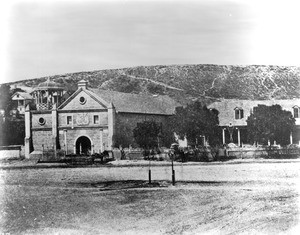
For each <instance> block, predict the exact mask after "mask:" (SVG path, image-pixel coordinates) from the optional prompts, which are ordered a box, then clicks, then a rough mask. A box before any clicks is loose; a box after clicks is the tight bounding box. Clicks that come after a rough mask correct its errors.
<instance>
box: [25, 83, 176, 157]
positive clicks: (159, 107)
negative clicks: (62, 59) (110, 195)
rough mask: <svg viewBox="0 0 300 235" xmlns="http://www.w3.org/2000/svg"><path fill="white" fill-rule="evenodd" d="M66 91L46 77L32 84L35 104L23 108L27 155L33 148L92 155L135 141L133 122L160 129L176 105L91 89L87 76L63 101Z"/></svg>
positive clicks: (143, 96)
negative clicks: (154, 123) (152, 123)
mask: <svg viewBox="0 0 300 235" xmlns="http://www.w3.org/2000/svg"><path fill="white" fill-rule="evenodd" d="M64 93H65V91H64V88H63V87H62V86H61V85H60V84H58V83H55V82H53V81H50V80H47V81H46V82H43V83H41V84H39V86H38V87H36V88H35V89H34V91H33V97H34V100H35V106H36V107H35V108H31V106H30V105H27V106H26V111H25V135H26V136H25V157H26V158H30V154H31V153H32V152H33V151H37V152H43V151H47V150H54V152H56V151H57V150H62V151H64V152H65V153H66V154H93V153H101V152H103V151H104V150H111V149H112V148H113V147H114V146H116V144H117V143H118V144H122V143H123V142H124V143H130V144H134V138H133V129H134V128H135V127H136V126H137V123H140V122H143V121H155V122H157V123H159V124H160V125H161V127H162V130H163V129H164V127H165V126H166V125H167V122H168V118H169V117H170V116H171V115H173V114H174V112H175V108H176V107H177V106H179V105H180V104H178V103H177V102H176V101H174V100H173V99H171V98H170V97H168V96H164V95H157V96H153V95H146V94H129V93H121V92H116V91H108V90H101V89H90V88H88V87H87V81H85V80H81V81H79V82H78V89H77V91H75V92H74V93H73V94H72V95H71V96H70V97H69V98H68V99H66V100H65V101H63V99H62V97H63V95H64ZM116 142H117V143H116Z"/></svg>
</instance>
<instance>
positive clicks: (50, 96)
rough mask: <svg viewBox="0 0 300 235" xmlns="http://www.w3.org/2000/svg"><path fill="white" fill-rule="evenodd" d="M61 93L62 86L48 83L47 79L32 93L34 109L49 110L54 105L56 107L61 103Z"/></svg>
mask: <svg viewBox="0 0 300 235" xmlns="http://www.w3.org/2000/svg"><path fill="white" fill-rule="evenodd" d="M63 93H64V88H63V86H62V85H60V84H58V83H56V82H53V81H50V78H49V77H48V79H47V81H45V82H42V83H40V84H39V85H38V86H37V87H36V88H35V89H34V91H33V97H34V99H35V104H36V109H37V110H51V109H52V108H53V105H54V104H56V107H58V106H59V105H60V103H61V102H62V96H63Z"/></svg>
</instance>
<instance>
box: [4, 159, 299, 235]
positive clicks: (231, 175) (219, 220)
mask: <svg viewBox="0 0 300 235" xmlns="http://www.w3.org/2000/svg"><path fill="white" fill-rule="evenodd" d="M148 170H149V168H148V167H146V166H144V167H138V166H135V167H101V168H95V167H86V168H46V169H5V170H3V169H2V170H0V228H1V232H2V233H10V234H299V232H300V230H298V229H299V223H300V220H299V215H300V213H299V211H300V210H299V208H300V207H299V205H300V204H299V202H300V200H299V199H300V190H299V189H300V187H299V186H300V163H299V162H296V163H295V162H280V163H263V164H258V163H247V164H230V165H195V166H193V165H189V166H186V165H177V166H175V172H176V185H175V186H172V184H171V181H170V180H171V168H170V167H169V166H152V167H151V172H152V184H151V185H149V184H148V182H147V179H148Z"/></svg>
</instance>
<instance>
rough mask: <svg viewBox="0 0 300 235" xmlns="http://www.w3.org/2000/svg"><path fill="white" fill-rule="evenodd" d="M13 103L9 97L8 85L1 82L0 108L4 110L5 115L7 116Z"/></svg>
mask: <svg viewBox="0 0 300 235" xmlns="http://www.w3.org/2000/svg"><path fill="white" fill-rule="evenodd" d="M12 106H13V103H12V99H11V93H10V86H9V85H6V84H3V85H1V87H0V109H3V110H4V111H5V116H6V117H8V116H9V111H10V110H11V109H12Z"/></svg>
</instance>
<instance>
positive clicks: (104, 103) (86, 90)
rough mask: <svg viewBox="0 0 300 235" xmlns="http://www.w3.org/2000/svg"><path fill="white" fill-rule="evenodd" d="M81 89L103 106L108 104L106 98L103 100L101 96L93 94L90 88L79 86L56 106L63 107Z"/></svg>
mask: <svg viewBox="0 0 300 235" xmlns="http://www.w3.org/2000/svg"><path fill="white" fill-rule="evenodd" d="M82 91H83V92H85V93H86V94H88V95H89V96H90V97H91V98H92V99H94V100H95V101H97V102H98V103H99V104H100V105H101V106H104V107H108V106H109V103H108V102H106V100H103V99H102V98H100V97H97V96H95V94H94V93H93V92H91V91H90V90H88V89H82V88H79V89H77V91H75V92H74V93H73V94H72V95H71V96H70V97H69V98H68V99H66V100H65V101H64V102H63V103H62V104H61V105H60V106H59V107H58V108H59V109H62V108H63V107H65V106H66V105H67V104H68V103H70V101H71V100H73V98H74V97H76V96H77V95H78V94H79V93H80V92H82Z"/></svg>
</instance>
